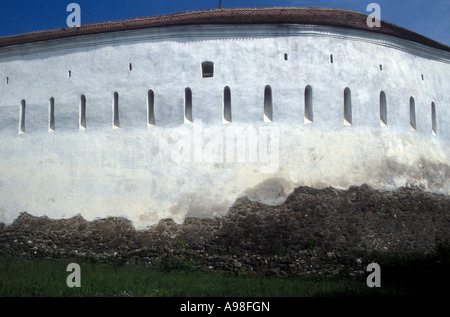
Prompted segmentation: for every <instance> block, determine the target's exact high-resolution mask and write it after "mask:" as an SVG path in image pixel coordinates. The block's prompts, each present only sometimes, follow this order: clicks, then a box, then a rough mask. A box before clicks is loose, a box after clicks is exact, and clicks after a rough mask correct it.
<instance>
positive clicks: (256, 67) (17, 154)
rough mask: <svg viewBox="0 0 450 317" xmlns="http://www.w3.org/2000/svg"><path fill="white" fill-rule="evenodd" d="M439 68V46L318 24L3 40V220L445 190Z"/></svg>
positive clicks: (449, 132) (131, 215)
mask: <svg viewBox="0 0 450 317" xmlns="http://www.w3.org/2000/svg"><path fill="white" fill-rule="evenodd" d="M203 62H212V63H209V65H207V64H208V63H207V64H204V65H205V66H206V67H205V69H203V68H202V63H203ZM449 75H450V54H449V53H448V52H444V51H441V50H438V49H433V48H430V47H427V46H424V45H421V44H416V43H413V42H408V41H405V40H400V39H397V38H394V37H388V36H383V35H380V34H372V33H370V32H364V31H356V30H349V29H342V28H333V27H325V26H305V25H239V26H232V25H222V26H217V25H216V26H213V25H197V26H182V27H160V28H152V29H144V30H134V31H122V32H115V33H105V34H97V35H89V36H80V37H73V38H66V39H60V40H51V41H47V42H39V43H33V44H25V45H17V46H10V47H4V48H0V148H1V151H0V221H2V222H6V223H10V222H12V221H13V220H14V219H15V218H16V217H17V216H18V215H19V213H20V212H23V211H26V212H28V213H30V214H33V215H36V216H42V215H46V216H48V217H50V218H66V217H71V216H74V215H76V214H81V215H82V216H83V217H84V218H86V219H87V220H92V219H95V218H98V217H107V216H123V217H126V218H128V219H130V220H132V221H133V223H134V224H135V225H136V226H137V227H145V226H148V225H152V224H155V223H156V222H157V221H159V220H160V219H161V218H167V217H170V218H173V219H174V220H175V221H177V222H182V221H183V219H184V218H185V217H186V216H201V217H215V216H221V215H224V214H225V213H226V211H227V208H228V207H229V206H231V204H232V203H233V202H234V201H235V199H236V198H238V197H240V196H243V195H247V196H248V197H249V198H251V199H256V200H260V201H262V202H265V203H269V204H277V203H281V202H282V201H283V200H284V199H285V198H286V196H287V195H288V194H289V193H290V192H291V191H292V189H293V188H295V187H297V186H301V185H307V186H313V187H324V186H333V187H337V188H348V187H349V186H351V185H360V184H363V183H367V184H369V185H371V186H373V187H375V188H378V189H387V190H390V189H394V188H397V187H400V186H407V185H419V186H422V187H424V188H425V189H427V190H429V191H433V192H439V193H444V194H449V193H450V185H449V174H450V167H449V151H450V150H449V149H450V146H449V145H450V108H449V105H450V97H449V94H448V92H449V91H450V80H449V79H450V76H449ZM187 88H188V89H187ZM346 88H348V89H346ZM345 91H346V92H345ZM344 92H345V93H344Z"/></svg>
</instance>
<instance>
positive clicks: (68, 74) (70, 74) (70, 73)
mask: <svg viewBox="0 0 450 317" xmlns="http://www.w3.org/2000/svg"><path fill="white" fill-rule="evenodd" d="M70 77H72V71H71V70H69V72H68V73H67V78H70Z"/></svg>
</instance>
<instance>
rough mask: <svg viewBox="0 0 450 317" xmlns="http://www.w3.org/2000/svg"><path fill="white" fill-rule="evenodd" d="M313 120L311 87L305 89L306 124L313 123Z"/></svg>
mask: <svg viewBox="0 0 450 317" xmlns="http://www.w3.org/2000/svg"><path fill="white" fill-rule="evenodd" d="M313 121H314V120H313V104H312V88H311V86H309V85H308V86H306V88H305V113H304V122H305V123H312V122H313Z"/></svg>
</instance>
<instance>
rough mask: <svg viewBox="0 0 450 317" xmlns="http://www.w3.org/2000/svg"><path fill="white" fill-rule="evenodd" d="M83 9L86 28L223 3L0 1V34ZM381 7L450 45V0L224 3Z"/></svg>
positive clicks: (51, 24)
mask: <svg viewBox="0 0 450 317" xmlns="http://www.w3.org/2000/svg"><path fill="white" fill-rule="evenodd" d="M72 2H75V3H78V4H79V5H80V6H81V24H87V23H93V22H101V21H112V20H120V19H128V18H134V17H139V16H153V15H160V14H168V13H175V12H181V11H191V10H200V9H214V8H217V7H218V3H219V0H0V36H5V35H12V34H20V33H26V32H32V31H40V30H47V29H55V28H61V27H66V26H67V25H66V19H67V16H68V15H69V14H70V13H69V12H66V7H67V5H68V4H69V3H72ZM371 2H375V3H378V4H379V5H380V6H381V19H382V20H385V21H388V22H392V23H394V24H397V25H399V26H401V27H404V28H407V29H409V30H412V31H414V32H417V33H420V34H422V35H425V36H427V37H429V38H432V39H434V40H436V41H439V42H441V43H444V44H447V45H449V46H450V32H449V31H450V18H449V16H450V0H223V5H224V7H225V8H234V7H274V6H321V7H334V8H342V9H350V10H355V11H359V12H363V13H366V14H369V12H367V11H366V8H367V5H368V4H369V3H371Z"/></svg>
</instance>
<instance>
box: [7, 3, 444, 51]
mask: <svg viewBox="0 0 450 317" xmlns="http://www.w3.org/2000/svg"><path fill="white" fill-rule="evenodd" d="M366 21H367V15H366V14H363V13H360V12H356V11H351V10H344V9H333V8H318V7H271V8H235V9H214V10H200V11H187V12H180V13H175V14H169V15H159V16H152V17H139V18H133V19H127V20H119V21H111V22H99V23H91V24H85V25H82V26H80V27H71V28H69V27H66V28H60V29H53V30H46V31H37V32H31V33H24V34H19V35H10V36H4V37H0V47H6V46H11V45H19V44H26V43H34V42H41V41H48V40H54V39H61V38H68V37H74V36H81V35H91V34H99V33H107V32H117V31H126V30H135V29H144V28H153V27H163V26H177V25H198V24H283V23H284V24H286V23H288V24H312V25H324V26H334V27H343V28H349V29H357V30H364V31H369V32H373V33H378V34H385V35H390V36H394V37H397V38H400V39H404V40H408V41H413V42H416V43H420V44H423V45H426V46H430V47H433V48H437V49H440V50H444V51H447V52H450V47H449V46H447V45H445V44H442V43H439V42H437V41H435V40H432V39H430V38H428V37H425V36H423V35H420V34H418V33H415V32H413V31H410V30H407V29H405V28H402V27H399V26H397V25H395V24H393V23H389V22H385V21H381V27H373V28H371V27H369V26H368V25H367V22H366Z"/></svg>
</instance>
